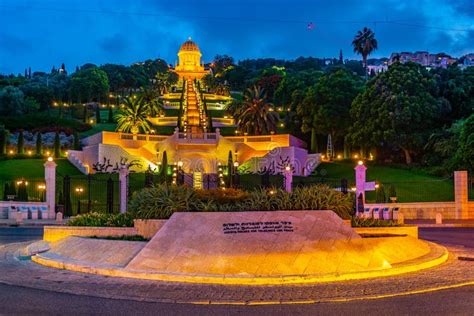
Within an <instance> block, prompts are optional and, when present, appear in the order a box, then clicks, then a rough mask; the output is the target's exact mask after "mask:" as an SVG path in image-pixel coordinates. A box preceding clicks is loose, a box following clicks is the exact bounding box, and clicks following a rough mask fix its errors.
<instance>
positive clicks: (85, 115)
mask: <svg viewBox="0 0 474 316" xmlns="http://www.w3.org/2000/svg"><path fill="white" fill-rule="evenodd" d="M82 115H83V116H84V117H83V120H84V123H87V104H86V105H84V110H83V112H82Z"/></svg>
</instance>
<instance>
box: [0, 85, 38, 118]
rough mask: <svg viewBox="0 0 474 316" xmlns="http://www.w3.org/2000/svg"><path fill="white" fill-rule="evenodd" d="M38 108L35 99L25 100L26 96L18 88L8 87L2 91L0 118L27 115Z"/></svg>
mask: <svg viewBox="0 0 474 316" xmlns="http://www.w3.org/2000/svg"><path fill="white" fill-rule="evenodd" d="M38 107H39V106H38V104H37V103H35V102H34V100H33V99H31V98H27V99H25V95H24V94H23V92H22V91H21V90H20V89H19V88H17V87H13V86H6V87H4V88H3V89H1V90H0V116H15V115H22V114H27V113H29V112H33V111H35V110H36V109H37V108H38Z"/></svg>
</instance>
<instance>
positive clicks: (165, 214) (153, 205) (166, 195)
mask: <svg viewBox="0 0 474 316" xmlns="http://www.w3.org/2000/svg"><path fill="white" fill-rule="evenodd" d="M199 204H200V203H199V200H198V199H197V197H196V193H195V191H194V190H193V189H191V188H189V187H186V186H182V187H177V186H168V185H157V186H153V187H151V188H145V189H143V190H140V191H137V192H134V194H133V196H132V199H131V201H130V204H129V210H130V212H131V213H132V214H133V215H134V216H135V217H137V218H143V219H148V218H156V219H167V218H169V217H170V216H171V215H172V214H173V213H174V212H186V211H190V210H199V209H201V208H202V207H201V206H200V205H199Z"/></svg>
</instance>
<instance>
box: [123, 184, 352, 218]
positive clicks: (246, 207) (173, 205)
mask: <svg viewBox="0 0 474 316" xmlns="http://www.w3.org/2000/svg"><path fill="white" fill-rule="evenodd" d="M352 207H353V195H351V194H343V193H341V192H338V191H335V190H333V189H331V188H329V187H328V186H325V185H317V186H308V187H303V188H297V189H295V190H294V191H293V192H291V193H288V192H285V191H283V190H281V189H258V190H254V191H251V192H250V193H247V192H244V191H241V190H237V189H226V190H219V189H216V190H199V191H194V190H193V189H191V188H188V187H184V186H183V187H176V186H171V187H170V186H167V185H158V186H155V187H151V188H145V189H143V190H141V191H138V192H135V193H134V195H133V197H132V199H131V201H130V204H129V210H130V212H132V214H133V215H134V216H135V217H136V218H144V219H149V218H157V219H167V218H169V217H170V216H171V215H172V214H173V213H174V212H187V211H208V212H209V211H219V212H231V211H232V212H239V211H274V210H332V211H334V212H335V213H336V214H338V215H339V216H340V217H342V218H345V219H348V218H350V213H351V211H352Z"/></svg>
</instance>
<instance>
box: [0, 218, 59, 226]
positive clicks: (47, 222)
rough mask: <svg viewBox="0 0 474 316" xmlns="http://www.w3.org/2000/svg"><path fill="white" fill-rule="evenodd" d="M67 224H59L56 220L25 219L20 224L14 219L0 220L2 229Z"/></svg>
mask: <svg viewBox="0 0 474 316" xmlns="http://www.w3.org/2000/svg"><path fill="white" fill-rule="evenodd" d="M65 223H66V222H65V221H63V222H62V224H59V223H58V222H56V220H54V219H24V220H23V221H22V222H21V223H20V224H17V223H16V220H14V219H0V227H2V226H22V227H23V226H50V225H63V224H65Z"/></svg>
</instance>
